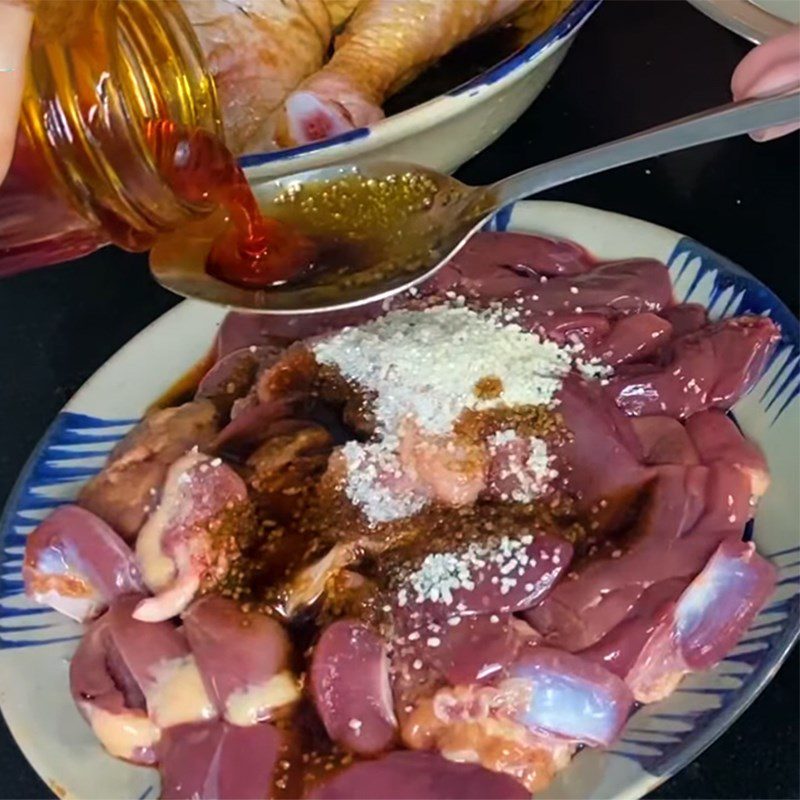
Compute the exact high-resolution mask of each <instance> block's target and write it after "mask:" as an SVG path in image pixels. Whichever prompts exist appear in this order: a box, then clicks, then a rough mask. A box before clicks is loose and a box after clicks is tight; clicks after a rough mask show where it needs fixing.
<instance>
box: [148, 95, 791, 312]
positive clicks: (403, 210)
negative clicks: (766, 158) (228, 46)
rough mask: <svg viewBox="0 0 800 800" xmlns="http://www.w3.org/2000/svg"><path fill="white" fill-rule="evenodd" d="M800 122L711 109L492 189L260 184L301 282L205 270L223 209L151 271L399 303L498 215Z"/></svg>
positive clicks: (291, 293) (187, 287)
mask: <svg viewBox="0 0 800 800" xmlns="http://www.w3.org/2000/svg"><path fill="white" fill-rule="evenodd" d="M799 118H800V94H798V92H797V90H796V89H794V90H792V91H791V92H790V93H788V94H779V95H778V96H776V97H769V98H756V99H752V100H744V101H740V102H737V103H729V104H728V105H724V106H720V107H718V108H713V109H710V110H708V111H704V112H701V113H700V114H695V115H693V116H690V117H685V118H683V119H679V120H677V121H675V122H670V123H667V124H665V125H660V126H658V127H656V128H651V129H650V130H647V131H644V132H642V133H637V134H634V135H633V136H628V137H626V138H624V139H619V140H617V141H615V142H610V143H608V144H604V145H600V146H599V147H593V148H591V149H589V150H584V151H582V152H580V153H575V154H573V155H570V156H566V157H564V158H560V159H557V160H556V161H551V162H549V163H547V164H542V165H540V166H536V167H532V168H531V169H527V170H525V171H523V172H519V173H517V174H516V175H511V176H510V177H508V178H505V179H503V180H501V181H498V182H497V183H494V184H492V185H491V186H479V187H470V186H466V185H465V184H463V183H461V182H460V181H457V180H456V179H455V178H452V177H450V176H449V175H443V174H441V173H439V172H436V171H435V170H432V169H428V168H426V167H420V166H418V165H416V164H407V163H402V162H385V161H371V162H367V163H364V164H360V165H351V166H333V167H324V168H322V169H315V170H309V171H307V172H302V173H299V174H296V175H290V176H287V177H284V178H278V179H276V180H273V181H269V182H267V183H262V184H258V185H256V186H254V187H253V192H254V194H255V196H256V199H257V200H258V203H259V205H260V207H261V210H262V212H263V214H264V215H265V216H268V217H274V218H276V219H278V220H281V221H283V222H285V223H288V224H289V225H291V226H294V227H295V228H297V229H298V231H299V232H300V233H301V234H303V235H305V236H307V237H309V238H310V239H311V240H312V241H313V243H314V244H315V246H316V248H317V251H318V253H319V264H318V265H316V266H315V265H312V266H311V267H310V268H309V270H307V271H306V272H305V273H303V275H301V276H300V278H299V279H297V280H292V281H290V282H285V283H283V284H281V285H272V286H270V287H269V288H267V289H257V290H256V289H243V288H240V287H237V286H233V285H231V284H228V283H225V282H223V281H221V280H218V279H217V278H214V277H212V276H211V275H209V274H208V273H207V272H206V268H205V267H206V261H207V258H208V254H209V251H210V249H211V245H212V242H213V241H214V239H215V238H216V236H217V235H218V234H219V233H221V232H222V230H223V229H224V226H225V225H226V219H225V216H224V214H223V212H222V211H217V212H215V213H214V214H212V215H211V216H210V217H207V218H205V219H203V220H200V221H197V222H195V223H192V224H191V225H190V226H187V227H186V228H182V229H181V230H179V231H177V232H175V233H173V234H169V235H166V236H164V237H162V238H161V239H159V241H158V242H157V243H156V245H155V247H154V248H153V249H152V251H151V254H150V269H151V271H152V273H153V275H154V276H155V278H156V280H157V281H158V282H159V283H161V285H162V286H164V287H165V288H167V289H169V290H171V291H173V292H175V293H177V294H179V295H183V296H185V297H193V298H196V299H199V300H205V301H208V302H211V303H216V304H219V305H224V306H229V307H232V308H236V309H240V310H243V311H251V312H261V313H270V314H297V313H314V312H321V311H334V310H339V309H346V308H352V307H354V306H359V305H362V304H364V303H368V302H374V301H377V300H382V299H384V298H387V297H390V296H391V295H394V294H397V293H398V292H401V291H403V290H404V289H408V288H410V287H412V286H414V285H416V284H418V283H421V282H422V281H425V280H426V279H428V278H429V277H431V276H432V275H433V274H434V273H435V272H436V271H437V270H438V269H439V268H440V267H441V266H442V265H443V264H445V263H446V262H447V261H448V260H449V259H450V258H451V257H452V256H453V255H454V254H455V253H457V252H458V251H459V250H460V249H461V248H462V247H463V246H464V244H466V242H467V241H468V240H469V238H470V237H471V236H472V235H473V234H474V233H475V232H476V231H477V230H478V229H479V228H480V227H481V226H482V224H483V223H484V222H485V221H486V220H487V219H488V218H489V216H490V215H491V214H492V213H493V212H494V211H496V210H498V209H499V208H502V207H503V206H505V205H507V204H508V203H511V202H514V201H515V200H519V199H521V198H523V197H526V196H529V195H533V194H536V193H537V192H541V191H544V190H545V189H549V188H552V187H553V186H558V185H560V184H563V183H567V182H569V181H572V180H575V179H577V178H581V177H584V176H586V175H592V174H595V173H597V172H603V171H605V170H608V169H611V168H613V167H618V166H622V165H624V164H631V163H633V162H636V161H641V160H643V159H645V158H651V157H653V156H658V155H662V154H664V153H670V152H673V151H675V150H682V149H685V148H688V147H693V146H694V145H698V144H703V143H705V142H712V141H716V140H719V139H725V138H728V137H730V136H736V135H739V134H742V133H749V132H751V131H756V130H760V129H762V128H767V127H772V126H774V125H781V124H784V123H787V122H793V121H795V120H797V119H799Z"/></svg>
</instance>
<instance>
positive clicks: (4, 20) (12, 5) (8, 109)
mask: <svg viewBox="0 0 800 800" xmlns="http://www.w3.org/2000/svg"><path fill="white" fill-rule="evenodd" d="M32 22H33V12H32V11H31V10H30V7H29V6H28V4H27V3H26V2H19V1H18V0H2V2H0V181H2V180H3V179H4V178H5V176H6V172H7V171H8V165H9V163H10V162H11V154H12V153H13V152H14V139H15V137H16V134H17V120H18V118H19V104H20V99H21V97H22V84H23V80H24V76H25V53H26V52H27V50H28V40H29V39H30V35H31V23H32Z"/></svg>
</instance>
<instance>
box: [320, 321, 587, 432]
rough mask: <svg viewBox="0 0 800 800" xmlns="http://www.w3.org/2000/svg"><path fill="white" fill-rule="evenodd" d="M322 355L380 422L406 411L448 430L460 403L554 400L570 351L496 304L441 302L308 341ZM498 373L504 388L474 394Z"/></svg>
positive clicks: (387, 423) (395, 423)
mask: <svg viewBox="0 0 800 800" xmlns="http://www.w3.org/2000/svg"><path fill="white" fill-rule="evenodd" d="M314 354H315V356H316V358H317V360H318V361H319V362H320V363H323V364H327V365H331V366H335V367H337V368H338V369H339V371H340V372H341V374H342V375H343V376H344V377H345V378H348V379H350V380H353V381H355V382H356V383H357V384H358V385H359V386H361V387H362V388H363V389H366V390H367V391H370V392H373V393H374V395H375V404H374V412H375V417H376V420H377V422H378V425H379V426H380V427H381V428H382V429H383V430H385V431H387V432H396V431H397V430H398V429H399V427H400V424H401V423H402V421H403V420H404V419H405V418H406V417H408V416H409V415H411V416H413V418H414V419H415V421H416V422H417V424H418V425H419V426H420V427H421V428H423V429H424V430H426V431H428V432H429V433H448V432H449V431H450V430H451V429H452V426H453V423H454V422H455V421H456V419H457V418H458V417H459V415H460V414H461V413H462V412H463V411H464V409H466V408H472V409H486V408H494V407H497V406H500V405H510V406H514V405H548V406H549V405H552V404H553V401H554V399H555V394H556V392H557V391H558V390H559V389H560V387H561V382H562V379H563V377H564V376H565V375H566V374H567V373H568V372H569V371H570V369H571V367H572V354H571V353H570V351H569V350H568V349H565V348H561V347H559V346H558V345H556V344H555V343H554V342H550V341H548V340H543V339H541V338H540V337H539V336H537V335H536V334H534V333H528V332H527V331H524V330H523V329H522V328H521V327H520V326H519V325H517V324H515V323H506V322H504V320H503V318H502V312H496V311H476V310H473V309H471V308H467V307H452V306H447V305H442V306H434V307H431V308H428V309H425V310H421V311H419V310H408V309H404V310H398V311H391V312H389V313H388V314H386V315H385V316H384V317H380V318H378V319H376V320H372V321H371V322H367V323H365V324H364V325H360V326H358V327H353V328H345V329H344V330H342V331H340V332H338V333H336V334H334V335H333V336H330V337H328V338H325V339H323V340H321V341H319V342H317V343H316V344H315V345H314ZM487 375H491V376H494V377H497V378H498V379H499V380H500V381H501V382H502V385H503V391H502V392H501V393H500V395H499V396H498V397H496V398H491V399H480V398H479V397H477V396H476V395H475V392H474V388H475V384H476V383H477V382H478V381H479V380H480V379H481V378H483V377H486V376H487Z"/></svg>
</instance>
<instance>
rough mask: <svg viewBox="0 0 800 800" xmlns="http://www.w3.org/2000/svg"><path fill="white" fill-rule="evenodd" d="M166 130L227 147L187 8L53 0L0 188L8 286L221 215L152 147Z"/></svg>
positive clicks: (2, 270)
mask: <svg viewBox="0 0 800 800" xmlns="http://www.w3.org/2000/svg"><path fill="white" fill-rule="evenodd" d="M155 120H159V121H161V122H166V123H167V124H171V125H174V126H175V128H176V129H178V130H183V131H193V130H204V131H207V132H209V133H211V134H212V135H213V136H214V137H216V138H217V139H221V138H222V133H223V131H222V123H221V117H220V113H219V106H218V103H217V98H216V93H215V88H214V82H213V79H212V78H211V76H210V75H209V73H208V72H207V70H206V68H205V65H204V60H203V55H202V52H201V50H200V46H199V43H198V41H197V39H196V38H195V35H194V32H193V30H192V28H191V26H190V24H189V22H188V20H187V18H186V16H185V15H184V13H183V11H182V9H181V7H180V5H179V4H178V3H177V2H174V0H158V1H157V2H151V1H150V0H41V2H39V3H38V4H37V6H36V16H35V18H34V28H33V36H32V39H31V46H30V51H29V64H28V71H27V77H26V85H25V89H24V94H23V101H22V108H21V113H20V124H19V128H18V132H17V139H16V145H15V150H14V156H13V159H12V162H11V166H10V169H9V172H8V176H7V177H6V180H5V181H4V182H3V184H2V185H0V276H3V275H8V274H11V273H14V272H18V271H21V270H24V269H28V268H31V267H35V266H44V265H47V264H52V263H55V262H57V261H64V260H67V259H71V258H77V257H79V256H82V255H85V254H87V253H89V252H91V251H93V250H95V249H97V248H98V247H101V246H103V245H105V244H109V243H113V244H116V245H119V246H120V247H123V248H125V249H127V250H145V249H148V248H149V247H150V246H151V245H152V244H153V242H154V241H155V239H156V238H157V237H158V236H159V235H160V234H161V233H164V232H166V231H169V230H174V229H175V228H177V227H178V226H180V225H181V224H184V223H185V222H187V221H188V220H190V219H192V218H193V217H196V216H198V215H200V214H204V213H207V212H208V211H210V210H211V207H212V206H211V205H210V203H209V202H205V200H204V197H203V196H198V195H197V194H196V193H195V194H194V196H191V195H190V194H187V193H186V192H180V193H179V192H177V191H176V190H175V189H176V188H180V187H175V186H174V183H173V184H171V183H170V182H169V181H168V179H167V177H166V175H167V173H168V170H165V169H164V165H163V164H159V163H158V158H157V155H156V153H157V149H154V147H153V143H152V141H151V140H150V138H149V137H148V131H149V130H151V125H152V123H153V121H155ZM175 155H176V157H177V155H178V152H177V151H176V153H175Z"/></svg>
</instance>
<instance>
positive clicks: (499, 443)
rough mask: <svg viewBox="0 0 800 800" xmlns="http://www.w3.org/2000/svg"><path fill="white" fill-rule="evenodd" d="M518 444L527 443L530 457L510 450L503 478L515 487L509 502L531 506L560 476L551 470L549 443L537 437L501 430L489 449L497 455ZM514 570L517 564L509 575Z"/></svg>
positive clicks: (502, 474) (551, 460)
mask: <svg viewBox="0 0 800 800" xmlns="http://www.w3.org/2000/svg"><path fill="white" fill-rule="evenodd" d="M519 440H521V441H522V442H524V444H525V446H526V449H527V453H528V455H527V457H525V458H523V457H522V456H521V454H518V453H516V452H514V451H513V450H510V449H509V450H508V451H507V453H508V454H507V457H506V458H507V460H506V463H505V464H504V466H503V469H502V471H501V472H500V478H501V479H503V480H507V479H512V480H513V483H514V484H515V488H514V489H513V490H512V491H511V495H510V499H512V500H514V501H516V502H518V503H528V502H530V501H531V500H534V499H536V498H537V497H540V496H541V495H542V494H543V493H544V492H545V490H546V489H547V487H548V485H549V483H550V481H551V480H552V479H553V478H555V477H556V476H557V475H558V472H557V471H556V470H555V469H553V467H552V466H551V465H552V462H553V461H554V459H555V457H554V456H551V455H550V454H549V453H548V451H547V443H546V442H545V441H544V440H543V439H540V438H538V437H537V436H526V437H521V436H520V435H519V434H518V433H517V432H516V431H514V430H513V429H507V430H501V431H497V432H496V433H494V434H493V435H492V436H491V437H489V439H488V440H487V445H488V446H489V452H490V453H494V454H496V453H497V452H498V450H499V449H500V448H503V447H506V446H507V445H510V444H511V443H512V442H515V441H519ZM514 566H516V564H512V565H511V566H509V568H508V569H509V571H511V569H513V568H514Z"/></svg>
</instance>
